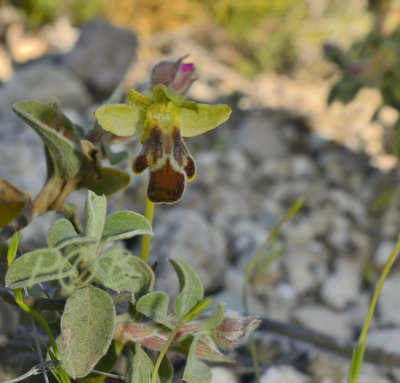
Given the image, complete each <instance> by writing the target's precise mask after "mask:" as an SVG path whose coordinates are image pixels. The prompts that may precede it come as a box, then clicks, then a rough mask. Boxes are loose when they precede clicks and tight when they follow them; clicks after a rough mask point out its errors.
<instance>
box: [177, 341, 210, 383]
mask: <svg viewBox="0 0 400 383" xmlns="http://www.w3.org/2000/svg"><path fill="white" fill-rule="evenodd" d="M197 342H198V338H197V337H193V340H192V343H191V345H190V348H189V354H188V357H187V362H186V367H185V370H184V372H183V380H185V381H186V382H188V383H209V382H210V380H211V370H210V368H209V367H208V366H207V365H206V364H205V363H204V362H202V361H201V360H200V359H199V358H197V357H196V345H197Z"/></svg>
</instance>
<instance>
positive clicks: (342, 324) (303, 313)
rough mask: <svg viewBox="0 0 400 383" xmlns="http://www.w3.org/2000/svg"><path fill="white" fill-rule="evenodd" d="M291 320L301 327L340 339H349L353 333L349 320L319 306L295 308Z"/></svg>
mask: <svg viewBox="0 0 400 383" xmlns="http://www.w3.org/2000/svg"><path fill="white" fill-rule="evenodd" d="M292 319H293V320H294V321H295V322H297V323H299V324H300V325H302V326H305V327H308V328H310V329H312V330H315V331H320V332H321V333H324V334H327V335H332V336H335V337H338V338H341V339H350V338H351V336H352V334H353V331H352V327H351V321H350V318H349V317H348V316H347V315H345V314H343V313H337V312H335V311H333V310H330V309H329V308H327V307H325V306H321V305H309V306H303V307H300V308H297V309H296V310H294V311H293V313H292Z"/></svg>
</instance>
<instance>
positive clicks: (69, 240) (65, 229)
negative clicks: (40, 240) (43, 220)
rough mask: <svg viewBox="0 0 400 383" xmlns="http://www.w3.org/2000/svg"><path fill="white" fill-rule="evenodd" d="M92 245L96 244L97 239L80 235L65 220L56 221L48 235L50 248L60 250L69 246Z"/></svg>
mask: <svg viewBox="0 0 400 383" xmlns="http://www.w3.org/2000/svg"><path fill="white" fill-rule="evenodd" d="M90 243H96V238H93V237H86V236H83V235H81V234H78V233H77V232H76V231H75V229H74V226H73V225H72V223H71V222H70V221H69V220H67V219H65V218H61V219H59V220H57V221H55V222H54V223H53V225H52V226H51V228H50V230H49V233H48V235H47V244H48V245H49V247H56V248H58V249H59V250H61V249H62V248H64V247H65V246H68V245H83V244H90Z"/></svg>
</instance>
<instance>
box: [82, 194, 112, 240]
mask: <svg viewBox="0 0 400 383" xmlns="http://www.w3.org/2000/svg"><path fill="white" fill-rule="evenodd" d="M106 211H107V200H106V197H104V196H98V195H96V194H95V193H93V192H92V191H90V190H89V191H88V194H87V197H86V203H85V225H84V229H83V231H84V233H85V235H86V236H88V237H94V238H96V239H98V240H100V238H101V235H102V233H103V228H104V222H105V217H106Z"/></svg>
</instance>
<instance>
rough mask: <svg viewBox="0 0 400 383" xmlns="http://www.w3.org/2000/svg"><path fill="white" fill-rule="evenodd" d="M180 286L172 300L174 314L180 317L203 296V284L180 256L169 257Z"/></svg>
mask: <svg viewBox="0 0 400 383" xmlns="http://www.w3.org/2000/svg"><path fill="white" fill-rule="evenodd" d="M169 261H170V263H171V264H172V266H173V267H174V269H175V271H176V273H177V275H178V279H179V286H180V294H179V295H178V296H177V297H176V299H175V301H174V311H175V314H176V315H177V316H178V317H179V318H181V317H183V316H184V315H185V314H186V313H187V312H189V311H190V310H191V309H192V308H193V306H194V305H195V304H196V303H198V302H200V301H201V300H202V298H203V294H204V291H203V286H202V284H201V281H200V279H199V277H198V276H197V275H196V273H195V271H194V270H193V269H192V268H191V267H190V266H189V265H188V264H187V263H186V262H185V261H184V260H183V259H181V258H171V259H170V260H169Z"/></svg>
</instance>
